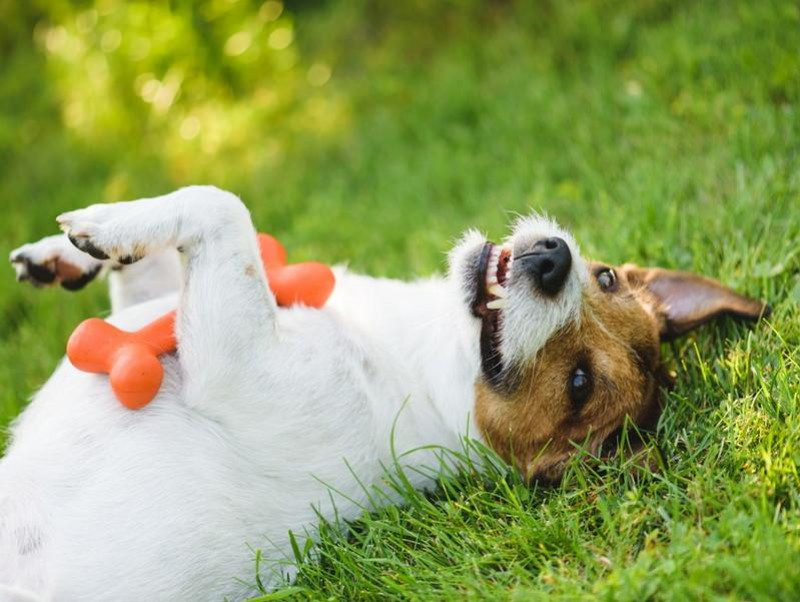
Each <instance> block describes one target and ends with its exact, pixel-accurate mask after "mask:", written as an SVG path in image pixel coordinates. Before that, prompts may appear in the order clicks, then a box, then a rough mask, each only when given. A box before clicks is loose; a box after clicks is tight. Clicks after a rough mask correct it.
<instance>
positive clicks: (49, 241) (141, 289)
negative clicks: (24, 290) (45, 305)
mask: <svg viewBox="0 0 800 602" xmlns="http://www.w3.org/2000/svg"><path fill="white" fill-rule="evenodd" d="M9 261H11V265H12V266H13V268H14V270H15V271H16V273H17V280H19V281H20V282H28V283H30V284H31V285H33V286H35V287H36V288H43V287H49V286H58V285H61V287H62V288H64V289H66V290H68V291H77V290H80V289H82V288H83V287H85V286H86V285H87V284H89V283H90V282H91V281H92V280H94V279H95V278H97V277H99V276H100V275H102V274H103V273H105V272H109V271H110V272H111V275H110V277H109V285H110V296H111V309H112V311H119V310H120V309H124V308H125V307H128V306H130V305H135V304H136V303H141V302H143V301H149V300H150V299H155V298H157V297H162V296H164V295H166V294H169V293H174V292H175V291H177V290H178V288H179V287H180V279H181V267H180V260H179V258H178V254H177V252H176V251H175V250H174V249H165V250H164V251H162V252H160V253H154V254H153V255H150V256H148V257H147V258H145V259H144V260H142V261H140V262H138V263H135V264H132V265H123V264H120V263H115V262H113V261H111V260H110V259H98V258H95V257H92V256H91V255H88V254H86V253H83V252H81V251H80V250H78V249H77V248H75V246H74V245H73V244H72V243H70V241H69V239H68V238H67V237H66V236H65V235H64V234H57V235H55V236H47V237H45V238H43V239H41V240H38V241H36V242H32V243H28V244H26V245H23V246H21V247H19V248H18V249H15V250H13V251H12V252H11V255H10V256H9Z"/></svg>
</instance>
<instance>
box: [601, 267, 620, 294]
mask: <svg viewBox="0 0 800 602" xmlns="http://www.w3.org/2000/svg"><path fill="white" fill-rule="evenodd" d="M596 278H597V284H598V285H599V286H600V288H601V289H603V290H604V291H606V292H611V291H614V290H616V289H617V273H616V272H615V271H614V270H613V269H611V268H603V269H602V270H600V271H599V272H598V273H597V275H596Z"/></svg>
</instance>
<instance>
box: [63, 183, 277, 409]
mask: <svg viewBox="0 0 800 602" xmlns="http://www.w3.org/2000/svg"><path fill="white" fill-rule="evenodd" d="M59 223H60V224H61V227H62V228H63V229H64V231H65V232H66V233H67V235H68V236H69V238H70V240H71V241H72V242H73V244H75V245H76V246H77V247H78V248H80V249H82V250H84V251H86V252H88V253H90V254H92V255H93V256H95V257H98V258H110V259H112V260H115V261H119V262H121V263H127V262H129V261H132V260H133V261H135V260H137V259H139V258H141V257H144V256H146V255H149V254H151V253H153V252H155V251H159V250H162V249H165V248H177V249H178V250H179V251H180V252H181V254H182V255H184V256H185V259H186V275H185V282H184V287H183V292H182V296H181V300H180V306H179V309H178V321H177V335H178V356H179V359H180V363H181V365H182V368H183V378H184V388H185V393H186V395H185V399H186V400H187V402H188V403H191V404H194V405H198V406H202V405H204V402H205V400H212V401H211V403H217V404H219V400H220V399H225V398H227V399H231V398H235V397H234V396H235V395H237V394H242V395H247V394H249V393H251V392H252V391H257V390H258V389H257V385H256V383H254V382H253V379H254V377H253V374H254V367H255V366H263V365H264V363H263V362H265V361H266V354H267V353H268V350H269V348H270V342H271V341H273V340H274V338H275V337H274V329H275V311H276V305H275V299H274V297H273V296H272V293H271V292H270V291H269V288H268V287H267V282H266V276H265V275H264V270H263V268H262V264H261V258H260V255H259V251H258V244H257V242H256V236H255V231H254V229H253V225H252V222H251V220H250V214H249V212H248V211H247V209H246V208H245V206H244V205H243V204H242V202H241V201H240V200H239V199H238V198H237V197H236V196H234V195H233V194H231V193H228V192H224V191H222V190H219V189H217V188H214V187H210V186H192V187H189V188H182V189H180V190H178V191H176V192H173V193H171V194H168V195H165V196H161V197H156V198H152V199H141V200H138V201H130V202H126V203H113V204H108V205H92V206H91V207H88V208H86V209H81V210H78V211H72V212H69V213H66V214H64V215H62V216H60V217H59Z"/></svg>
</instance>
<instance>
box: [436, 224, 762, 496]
mask: <svg viewBox="0 0 800 602" xmlns="http://www.w3.org/2000/svg"><path fill="white" fill-rule="evenodd" d="M450 276H451V278H456V279H457V280H458V282H459V285H460V286H461V288H462V290H463V291H464V293H465V299H466V302H467V303H468V305H469V309H470V311H471V312H472V314H473V315H474V316H475V318H476V320H479V321H480V325H481V328H480V343H479V344H480V353H481V364H482V370H481V376H480V377H479V379H478V382H477V383H476V385H475V386H476V405H475V418H476V421H477V424H478V427H479V428H480V430H481V432H482V434H483V436H484V437H485V438H486V439H487V440H488V441H489V442H490V444H491V445H492V446H493V447H494V449H495V450H496V451H497V452H498V453H499V454H500V455H501V456H503V457H504V458H505V459H506V460H508V461H511V462H514V463H515V464H516V465H517V466H518V468H519V469H520V471H521V472H522V473H523V474H524V475H525V476H526V477H528V478H544V479H547V480H552V479H557V478H558V477H559V476H560V475H561V473H562V472H563V469H564V467H565V465H566V462H567V460H568V459H569V457H570V455H571V454H572V452H573V451H574V450H575V443H578V444H586V445H587V447H588V449H589V450H590V451H592V452H593V453H598V452H599V450H600V449H601V447H602V446H603V444H604V442H606V441H608V440H609V438H610V437H611V436H612V434H614V433H616V432H618V431H619V429H620V428H621V427H622V426H623V424H624V423H625V422H626V420H630V421H632V422H633V423H634V424H636V425H637V426H638V427H640V428H642V429H644V430H650V429H653V428H654V427H655V425H656V423H657V421H658V418H659V415H660V413H661V404H660V395H659V393H660V388H661V385H662V384H664V382H665V377H664V370H663V368H662V365H661V358H660V342H661V341H664V340H668V339H670V338H673V337H676V336H679V335H681V334H683V333H685V332H687V331H689V330H690V329H692V328H695V327H696V326H699V325H701V324H703V323H705V322H707V321H709V320H711V319H712V318H714V317H716V316H719V315H722V314H732V315H734V316H738V317H741V318H746V319H757V318H758V317H760V316H762V315H763V314H764V313H765V311H766V306H765V305H764V304H762V303H761V302H758V301H755V300H752V299H748V298H746V297H742V296H741V295H738V294H736V293H735V292H733V291H731V290H729V289H727V288H725V287H724V286H722V285H721V284H719V283H717V282H715V281H713V280H710V279H707V278H703V277H701V276H696V275H693V274H687V273H683V272H675V271H670V270H663V269H658V268H652V269H645V268H639V267H636V266H634V265H623V266H620V267H612V266H609V265H606V264H603V263H597V262H590V261H586V260H584V259H583V258H582V257H581V256H580V253H579V250H578V246H577V244H576V243H575V241H574V240H573V238H572V236H570V234H569V233H567V232H565V231H564V230H562V229H561V228H559V227H558V226H557V225H556V224H554V223H553V222H551V221H549V220H547V219H543V218H540V217H532V218H528V219H522V220H520V221H519V222H518V223H517V225H516V226H515V228H514V230H513V233H512V234H511V236H509V237H508V239H507V240H506V241H505V243H504V244H502V245H495V244H493V243H491V242H489V241H487V240H486V239H485V238H484V237H483V236H481V235H480V234H478V233H477V232H469V233H467V234H466V235H465V236H464V238H463V239H462V241H461V243H460V244H459V245H458V246H457V247H456V248H455V249H454V251H453V252H452V254H451V269H450Z"/></svg>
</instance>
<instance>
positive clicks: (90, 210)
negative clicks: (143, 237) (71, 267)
mask: <svg viewBox="0 0 800 602" xmlns="http://www.w3.org/2000/svg"><path fill="white" fill-rule="evenodd" d="M125 205H129V203H113V204H108V205H92V206H90V207H86V208H85V209H78V210H76V211H69V212H67V213H62V214H61V215H59V216H58V217H57V218H56V221H57V222H58V225H59V227H60V228H61V230H62V231H63V232H64V233H65V234H66V235H67V238H68V239H69V241H70V242H71V243H72V244H73V245H75V247H77V248H78V249H80V250H81V251H83V252H84V253H87V254H89V255H91V256H92V257H94V258H95V259H98V260H106V259H110V260H112V261H113V262H114V263H117V264H121V265H129V264H131V263H134V262H135V261H138V260H140V259H141V258H142V257H144V256H145V255H146V253H147V249H146V248H145V245H143V244H141V242H140V241H138V240H136V239H135V237H131V224H132V223H134V222H135V221H136V220H135V216H132V215H129V213H130V212H129V211H126V208H125V207H123V206H125Z"/></svg>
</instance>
